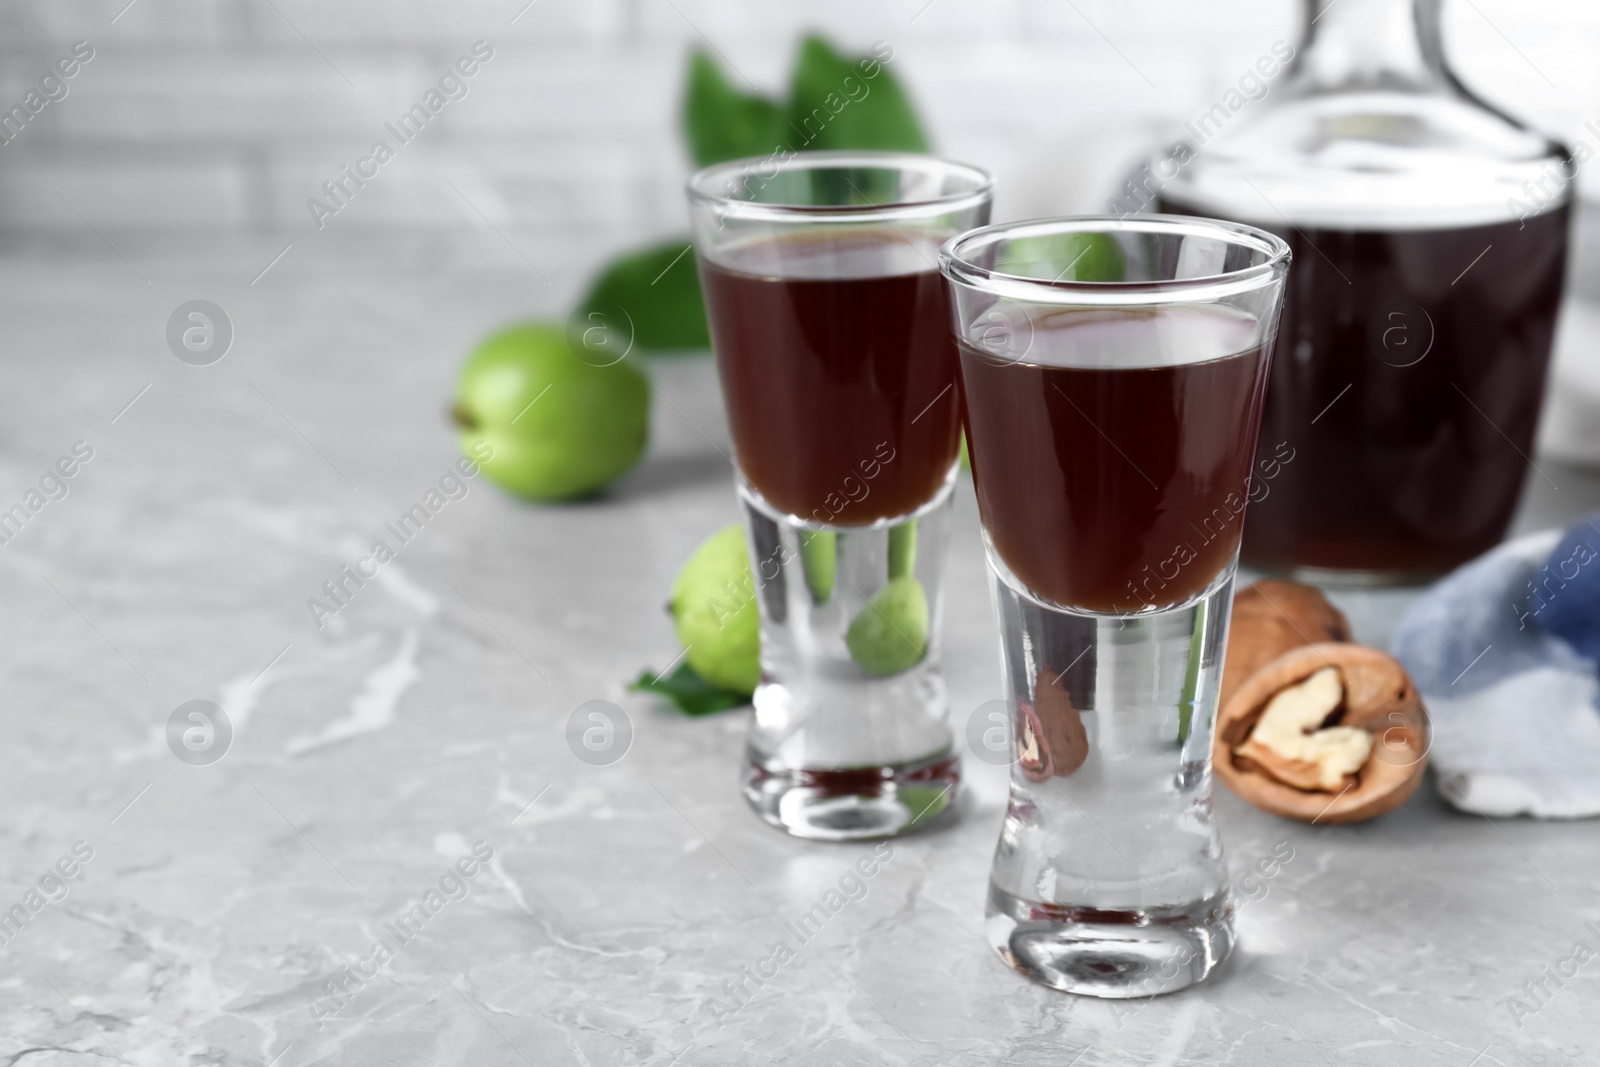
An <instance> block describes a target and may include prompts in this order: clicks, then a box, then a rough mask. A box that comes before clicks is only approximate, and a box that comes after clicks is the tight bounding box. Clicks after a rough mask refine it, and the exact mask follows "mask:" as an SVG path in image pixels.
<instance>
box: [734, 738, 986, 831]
mask: <svg viewBox="0 0 1600 1067" xmlns="http://www.w3.org/2000/svg"><path fill="white" fill-rule="evenodd" d="M960 783H961V769H960V761H959V760H957V759H956V757H955V755H954V753H944V754H942V755H940V756H937V757H935V758H933V759H928V760H922V761H919V762H917V763H908V764H900V765H893V766H887V767H851V768H848V769H843V770H840V769H817V770H803V769H800V770H797V769H794V768H791V767H784V766H781V765H777V764H771V763H762V762H761V761H760V759H759V757H758V756H757V754H756V753H754V752H751V753H750V755H749V760H748V762H747V764H746V766H745V774H744V796H745V799H746V800H747V801H749V802H750V806H751V807H752V808H754V809H755V811H756V814H757V815H760V816H761V818H762V819H764V820H766V821H767V822H768V823H771V824H772V825H773V826H776V827H778V828H779V829H782V830H786V831H788V832H789V833H791V834H793V835H794V836H796V837H805V838H810V839H812V840H816V841H861V840H865V839H870V838H875V837H891V836H893V835H896V834H904V833H907V832H910V831H912V830H920V829H923V828H924V827H927V826H930V825H932V824H933V823H934V822H936V821H938V820H939V818H940V817H941V816H943V815H944V814H945V813H946V812H949V811H950V810H952V809H953V808H954V806H955V798H956V790H957V788H958V787H959V786H960Z"/></svg>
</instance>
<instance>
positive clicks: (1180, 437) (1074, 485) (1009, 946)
mask: <svg viewBox="0 0 1600 1067" xmlns="http://www.w3.org/2000/svg"><path fill="white" fill-rule="evenodd" d="M940 266H941V268H942V269H943V271H944V274H945V277H946V278H947V279H949V281H950V286H951V297H952V311H953V328H954V331H955V333H956V337H957V339H958V343H959V346H960V351H961V383H962V392H963V397H964V401H965V412H966V415H965V418H966V428H967V442H968V447H969V449H970V450H971V453H972V472H973V480H974V485H975V487H976V489H977V496H978V508H979V515H980V518H981V520H982V524H983V536H984V545H985V549H986V550H987V553H988V557H989V566H990V571H991V574H992V575H993V593H994V603H995V609H996V613H997V614H998V616H999V620H1000V631H1001V632H1000V643H1001V649H1000V650H1001V661H1002V667H1003V671H1004V675H1005V678H1006V684H1007V686H1008V690H1009V692H1008V694H1007V695H1008V697H1009V698H1010V702H1011V703H1012V704H1013V705H1014V707H1015V713H1016V714H1015V735H1014V737H1015V744H1016V753H1017V760H1016V763H1015V764H1014V765H1013V769H1012V776H1011V800H1010V805H1009V807H1008V809H1007V813H1006V819H1005V824H1004V827H1003V829H1002V830H1001V834H1000V843H999V846H998V848H997V849H996V851H995V857H994V867H993V870H992V872H991V876H990V883H989V899H988V908H987V919H986V923H985V925H986V929H987V931H988V935H989V940H990V943H991V944H992V945H993V946H994V947H995V949H996V950H998V951H999V953H1000V955H1001V956H1002V957H1003V958H1004V959H1005V961H1006V962H1007V963H1008V964H1010V965H1011V966H1012V967H1013V968H1015V969H1016V970H1018V971H1020V972H1022V973H1023V974H1024V975H1026V976H1028V977H1029V978H1032V979H1033V980H1035V981H1038V982H1042V983H1044V984H1045V985H1048V986H1053V987H1054V988H1056V989H1063V990H1067V991H1070V992H1074V993H1087V994H1092V995H1095V996H1102V997H1134V996H1147V995H1150V994H1154V993H1163V992H1170V991H1172V990H1175V989H1181V988H1183V987H1184V986H1188V985H1191V984H1193V983H1195V982H1198V981H1200V980H1201V979H1203V978H1205V976H1206V975H1207V974H1209V973H1210V972H1211V971H1212V969H1214V968H1215V967H1216V966H1217V965H1218V964H1219V963H1220V962H1221V961H1222V960H1223V959H1224V958H1225V957H1226V956H1227V955H1228V952H1229V950H1230V949H1231V948H1232V944H1233V906H1232V903H1231V901H1230V899H1229V895H1228V874H1227V867H1226V865H1225V863H1224V861H1223V857H1222V842H1221V840H1220V838H1219V837H1218V835H1217V830H1216V826H1215V823H1214V821H1213V817H1212V808H1211V744H1212V734H1213V730H1214V728H1215V718H1216V710H1217V696H1218V687H1219V683H1220V676H1221V672H1222V650H1223V645H1224V641H1225V640H1226V636H1227V627H1228V614H1229V604H1230V598H1231V595H1232V589H1233V576H1234V567H1235V564H1236V561H1237V557H1238V551H1239V539H1240V530H1241V527H1242V526H1243V522H1244V512H1245V505H1246V503H1247V502H1248V501H1249V499H1250V495H1251V494H1250V489H1251V464H1252V461H1253V458H1254V455H1255V448H1256V436H1257V432H1258V430H1259V428H1260V422H1261V407H1262V397H1263V394H1264V390H1265V386H1266V382H1267V373H1268V370H1269V365H1270V363H1271V356H1272V346H1273V341H1274V338H1275V334H1276V327H1277V321H1278V314H1279V309H1280V307H1281V304H1282V300H1283V288H1284V278H1285V276H1286V274H1287V273H1288V269H1289V249H1288V246H1287V245H1285V244H1284V242H1283V241H1281V240H1279V239H1278V238H1277V237H1274V236H1272V235H1271V234H1269V233H1266V232H1264V231H1262V230H1258V229H1254V228H1251V227H1248V226H1238V225H1233V224H1229V223H1220V222H1213V221H1210V220H1207V219H1198V218H1176V217H1169V216H1162V215H1144V216H1134V217H1130V218H1127V219H1125V220H1118V219H1116V218H1110V217H1107V218H1075V219H1051V220H1044V221H1033V222H1024V223H1017V224H1012V225H1005V226H994V227H989V228H987V229H982V230H977V231H975V232H973V233H969V234H966V235H964V236H962V237H960V238H957V239H955V240H953V241H951V242H950V243H948V244H947V245H945V246H944V248H943V249H942V250H941V252H940ZM1089 279H1097V280H1089Z"/></svg>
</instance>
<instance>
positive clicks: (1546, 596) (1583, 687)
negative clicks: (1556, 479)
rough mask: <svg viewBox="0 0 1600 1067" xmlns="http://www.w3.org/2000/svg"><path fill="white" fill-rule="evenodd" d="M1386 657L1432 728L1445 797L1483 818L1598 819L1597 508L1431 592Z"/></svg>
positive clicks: (1511, 546) (1507, 548) (1483, 560)
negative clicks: (1397, 666)
mask: <svg viewBox="0 0 1600 1067" xmlns="http://www.w3.org/2000/svg"><path fill="white" fill-rule="evenodd" d="M1390 648H1391V651H1392V652H1393V653H1394V655H1395V656H1396V658H1398V659H1399V660H1400V661H1401V662H1402V663H1404V664H1405V666H1406V669H1407V670H1408V671H1410V672H1411V676H1412V678H1413V679H1414V680H1415V681H1416V683H1417V688H1418V690H1419V691H1420V692H1421V693H1422V698H1423V701H1424V703H1425V704H1426V705H1427V708H1428V715H1429V718H1430V719H1431V721H1432V724H1433V747H1432V751H1431V753H1430V755H1431V758H1432V763H1433V767H1434V771H1435V782H1436V784H1437V786H1438V788H1439V791H1440V793H1441V795H1443V796H1444V798H1445V799H1446V800H1447V801H1449V802H1450V803H1451V804H1453V805H1455V806H1456V807H1457V808H1460V809H1461V810H1463V811H1469V812H1473V813H1476V814H1481V815H1533V816H1539V817H1544V818H1578V817H1582V816H1589V815H1600V514H1597V515H1591V516H1589V517H1587V518H1585V519H1583V520H1580V521H1579V522H1578V523H1577V524H1576V525H1574V526H1573V527H1572V528H1571V529H1570V530H1568V531H1567V532H1565V533H1562V532H1560V531H1557V530H1550V531H1546V532H1544V533H1538V534H1531V535H1529V536H1527V537H1523V538H1520V539H1518V540H1516V541H1511V542H1508V543H1507V544H1504V545H1501V546H1500V547H1499V548H1497V549H1495V550H1493V551H1492V552H1489V553H1487V554H1486V555H1484V556H1481V557H1479V558H1478V559H1476V560H1474V561H1473V562H1471V563H1469V564H1467V565H1466V566H1464V567H1462V568H1460V569H1459V570H1457V571H1455V572H1454V573H1453V574H1451V575H1449V576H1448V577H1447V578H1445V579H1444V580H1442V581H1440V582H1439V583H1438V584H1437V585H1435V586H1434V587H1433V588H1431V589H1429V590H1428V591H1427V592H1426V593H1424V594H1423V595H1422V596H1421V597H1420V598H1418V599H1417V601H1416V602H1415V603H1414V604H1412V606H1411V608H1410V609H1409V610H1408V611H1407V612H1406V613H1405V615H1404V616H1403V617H1402V618H1401V620H1400V623H1399V625H1398V627H1397V628H1396V630H1395V634H1394V638H1393V640H1392V641H1391V644H1390Z"/></svg>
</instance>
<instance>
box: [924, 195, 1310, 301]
mask: <svg viewBox="0 0 1600 1067" xmlns="http://www.w3.org/2000/svg"><path fill="white" fill-rule="evenodd" d="M1069 233H1152V234H1168V235H1177V236H1195V237H1212V238H1216V239H1218V240H1223V241H1227V242H1228V243H1229V244H1233V245H1239V246H1243V247H1246V248H1254V249H1256V250H1257V251H1259V252H1262V253H1263V254H1265V255H1266V257H1267V258H1266V259H1264V260H1263V261H1262V262H1260V263H1256V264H1253V265H1251V266H1249V267H1245V268H1243V269H1241V270H1236V271H1227V272H1225V273H1222V274H1205V275H1198V276H1196V277H1193V278H1169V279H1164V280H1160V281H1134V282H1127V281H1123V282H1093V281H1076V280H1072V281H1060V280H1051V279H1047V278H1030V277H1027V276H1025V275H1021V274H1008V273H1006V272H1004V271H997V270H991V269H990V268H988V267H984V266H980V265H979V264H978V263H976V262H974V261H973V253H974V252H975V251H977V250H979V249H983V248H989V247H992V246H993V245H994V244H996V243H997V242H999V241H1001V240H1004V239H1007V238H1025V237H1045V236H1054V235H1059V234H1069ZM1289 259H1290V251H1289V243H1288V242H1287V241H1285V240H1284V239H1283V238H1281V237H1279V236H1278V235H1277V234H1275V233H1271V232H1270V231H1267V230H1263V229H1261V228H1260V227H1257V226H1249V225H1246V224H1244V223H1241V222H1227V221H1225V220H1222V219H1211V218H1205V217H1202V216H1198V215H1160V214H1148V215H1143V214H1141V215H1061V216H1056V217H1052V218H1043V219H1023V220H1020V221H1017V222H1002V223H999V224H997V225H993V226H984V227H981V228H979V229H976V230H968V231H967V232H966V233H963V234H960V235H958V236H956V237H952V238H950V240H948V241H946V242H945V243H944V244H943V245H942V246H941V247H940V248H939V269H940V271H941V272H942V273H943V274H944V276H945V277H946V278H948V279H949V280H950V281H952V282H959V283H961V284H963V285H967V286H971V287H972V288H975V289H981V290H983V291H984V292H989V293H994V294H996V295H998V296H1003V297H1007V298H1009V299H1011V300H1016V301H1020V302H1026V303H1035V304H1061V305H1069V306H1074V307H1085V306H1089V307H1093V306H1149V305H1153V304H1188V303H1204V302H1207V301H1211V300H1216V299H1219V298H1221V297H1224V296H1235V295H1238V294H1240V293H1247V292H1250V291H1252V290H1255V289H1259V288H1261V287H1262V286H1264V285H1267V284H1269V283H1271V282H1272V281H1273V280H1274V279H1276V278H1281V277H1282V276H1283V275H1285V274H1286V273H1288V270H1289Z"/></svg>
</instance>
